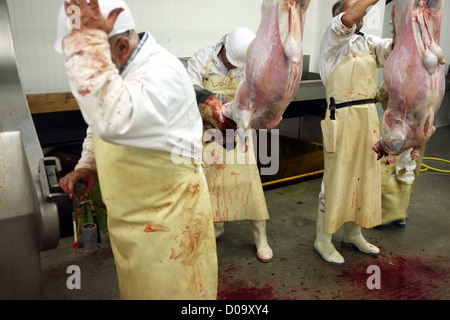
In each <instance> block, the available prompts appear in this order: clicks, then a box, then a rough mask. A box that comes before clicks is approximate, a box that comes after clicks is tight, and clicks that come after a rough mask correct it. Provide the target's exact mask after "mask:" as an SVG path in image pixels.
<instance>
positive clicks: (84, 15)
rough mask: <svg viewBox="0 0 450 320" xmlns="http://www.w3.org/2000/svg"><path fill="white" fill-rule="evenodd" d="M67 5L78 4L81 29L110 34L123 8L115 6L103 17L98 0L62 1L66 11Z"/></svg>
mask: <svg viewBox="0 0 450 320" xmlns="http://www.w3.org/2000/svg"><path fill="white" fill-rule="evenodd" d="M69 6H78V7H79V8H80V14H81V17H80V24H81V29H98V30H102V31H104V32H105V33H106V34H110V33H111V31H112V29H113V28H114V24H115V23H116V20H117V17H118V16H119V14H120V13H121V12H122V11H123V10H124V9H123V8H116V9H114V10H113V11H111V13H110V14H109V16H108V18H107V19H105V17H103V14H102V12H101V10H100V6H99V4H98V0H90V2H89V3H88V2H87V0H70V1H65V2H64V7H65V9H66V12H67V8H68V7H69Z"/></svg>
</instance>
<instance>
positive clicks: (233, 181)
mask: <svg viewBox="0 0 450 320" xmlns="http://www.w3.org/2000/svg"><path fill="white" fill-rule="evenodd" d="M211 66H212V61H211V62H210V64H209V66H208V68H207V72H206V75H205V77H204V79H203V86H204V88H205V89H207V90H209V91H211V92H214V93H217V94H223V95H225V96H226V97H227V98H228V100H230V101H231V100H233V99H234V97H235V94H236V90H237V86H238V85H239V79H238V78H237V77H234V76H233V75H231V76H215V75H210V74H209V72H210V70H211ZM204 129H205V131H206V130H208V129H211V128H208V127H204ZM223 138H224V139H225V137H223ZM235 145H236V147H235V148H234V149H231V150H227V149H226V148H224V147H223V145H222V144H218V143H217V142H211V141H208V142H204V147H203V150H204V152H203V160H204V161H205V163H206V166H205V167H206V168H205V175H206V180H207V182H208V187H209V193H210V197H211V205H212V210H213V213H214V214H213V215H214V222H224V221H236V220H258V221H259V220H268V219H269V212H268V210H267V206H266V200H265V198H264V191H263V188H262V183H261V177H260V176H259V170H258V166H257V164H256V163H257V162H256V158H255V154H254V149H253V135H252V134H249V135H248V139H247V143H246V146H247V147H246V148H247V152H245V153H244V152H242V151H240V148H239V147H238V146H239V142H238V141H236V143H235ZM227 159H229V160H228V164H227ZM230 162H231V163H230Z"/></svg>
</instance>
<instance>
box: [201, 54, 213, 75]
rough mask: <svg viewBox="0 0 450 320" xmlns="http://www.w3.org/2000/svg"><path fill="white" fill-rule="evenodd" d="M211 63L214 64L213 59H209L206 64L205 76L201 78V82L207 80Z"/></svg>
mask: <svg viewBox="0 0 450 320" xmlns="http://www.w3.org/2000/svg"><path fill="white" fill-rule="evenodd" d="M213 63H214V59H213V58H211V60H210V61H209V63H208V66H207V67H206V71H205V76H204V77H203V80H205V79H208V77H209V73H210V72H211V68H212V65H213Z"/></svg>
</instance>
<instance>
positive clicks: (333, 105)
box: [330, 97, 377, 120]
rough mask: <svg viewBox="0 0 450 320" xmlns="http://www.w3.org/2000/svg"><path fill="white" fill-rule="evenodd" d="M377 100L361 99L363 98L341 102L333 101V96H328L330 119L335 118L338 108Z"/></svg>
mask: <svg viewBox="0 0 450 320" xmlns="http://www.w3.org/2000/svg"><path fill="white" fill-rule="evenodd" d="M376 102H377V101H376V100H375V99H363V100H355V101H347V102H343V103H338V104H336V103H335V100H334V98H333V97H331V98H330V111H331V115H330V119H332V120H336V109H340V108H346V107H351V106H358V105H362V104H370V103H376Z"/></svg>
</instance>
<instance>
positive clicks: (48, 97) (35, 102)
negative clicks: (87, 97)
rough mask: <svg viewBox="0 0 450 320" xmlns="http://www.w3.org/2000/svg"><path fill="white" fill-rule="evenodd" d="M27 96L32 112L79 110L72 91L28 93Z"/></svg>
mask: <svg viewBox="0 0 450 320" xmlns="http://www.w3.org/2000/svg"><path fill="white" fill-rule="evenodd" d="M26 98H27V101H28V106H29V108H30V112H31V113H32V114H36V113H50V112H62V111H74V110H79V107H78V103H77V101H76V100H75V98H74V96H73V95H72V93H71V92H60V93H44V94H27V95H26Z"/></svg>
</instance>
